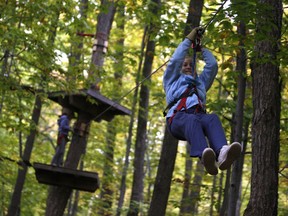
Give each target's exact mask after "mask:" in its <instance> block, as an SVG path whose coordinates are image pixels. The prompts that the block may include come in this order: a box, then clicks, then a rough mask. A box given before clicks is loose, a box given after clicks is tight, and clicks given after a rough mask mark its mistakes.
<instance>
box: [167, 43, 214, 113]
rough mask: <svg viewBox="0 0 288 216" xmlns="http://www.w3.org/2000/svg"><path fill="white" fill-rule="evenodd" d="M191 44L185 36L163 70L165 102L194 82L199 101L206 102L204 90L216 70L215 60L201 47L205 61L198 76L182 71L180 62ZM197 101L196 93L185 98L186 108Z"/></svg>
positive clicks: (175, 96)
mask: <svg viewBox="0 0 288 216" xmlns="http://www.w3.org/2000/svg"><path fill="white" fill-rule="evenodd" d="M191 44H192V42H191V41H190V40H189V39H187V38H185V39H184V41H183V42H182V43H180V44H179V46H178V47H177V49H176V50H175V52H174V53H173V55H172V57H171V59H170V61H169V63H168V65H167V68H166V70H165V72H164V77H163V85H164V90H165V93H166V103H167V104H170V103H171V102H173V101H174V100H175V99H177V98H179V97H180V95H181V94H182V93H183V92H184V91H185V90H186V89H187V87H188V85H189V84H194V85H195V86H196V87H197V92H198V95H199V97H200V100H201V102H202V103H203V104H205V103H206V92H207V91H208V89H209V88H210V87H211V85H212V83H213V81H214V79H215V76H216V74H217V71H218V65H217V61H216V59H215V57H214V56H213V55H212V53H211V52H210V51H209V50H207V49H205V48H202V55H203V59H204V62H205V66H204V69H203V71H202V73H201V74H200V75H199V76H198V75H197V76H196V78H194V77H192V76H191V75H187V74H184V73H182V72H181V70H182V63H183V61H184V59H185V56H186V55H187V52H188V50H189V48H190V47H191ZM179 102H180V100H179V101H178V102H177V103H176V104H175V105H174V106H173V107H172V108H171V109H170V110H169V111H168V113H167V117H171V116H172V115H173V112H174V110H175V109H176V107H177V105H178V103H179ZM198 103H199V102H198V98H197V95H196V94H193V95H192V96H191V97H188V98H187V101H186V107H187V109H188V108H190V107H192V106H194V105H197V104H198Z"/></svg>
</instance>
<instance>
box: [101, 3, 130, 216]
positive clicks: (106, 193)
mask: <svg viewBox="0 0 288 216" xmlns="http://www.w3.org/2000/svg"><path fill="white" fill-rule="evenodd" d="M118 9H119V10H118V12H117V20H116V24H117V27H118V29H119V30H120V31H121V32H124V20H125V19H124V18H125V15H124V11H125V10H124V5H120V7H118ZM117 45H118V49H117V54H116V56H115V58H116V59H117V64H114V70H115V72H114V78H115V80H116V81H117V83H116V84H114V85H113V86H112V89H113V92H114V96H113V97H114V98H113V99H114V100H116V99H118V98H120V96H121V91H119V89H121V87H122V77H123V71H124V64H123V58H124V55H123V51H124V35H122V36H120V37H119V39H118V41H117ZM119 124H121V122H119V119H118V118H115V119H113V121H111V122H108V124H107V132H106V133H107V135H106V137H107V139H106V143H107V145H106V149H105V155H106V157H105V162H104V169H103V177H102V188H101V194H100V198H101V199H102V202H101V203H102V208H101V210H100V211H99V214H100V215H113V210H112V204H113V193H114V190H115V187H114V186H113V185H114V182H115V181H114V178H113V176H114V175H113V173H114V170H113V164H114V148H115V140H116V135H117V125H119Z"/></svg>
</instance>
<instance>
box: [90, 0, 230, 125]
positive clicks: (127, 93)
mask: <svg viewBox="0 0 288 216" xmlns="http://www.w3.org/2000/svg"><path fill="white" fill-rule="evenodd" d="M227 1H228V0H225V1H224V2H223V3H222V4H221V6H220V7H219V8H218V9H217V11H216V12H215V14H214V15H213V17H212V18H211V19H210V20H209V22H208V23H206V24H205V25H204V26H203V30H202V31H201V32H200V34H201V35H203V34H204V31H205V30H206V28H207V27H208V26H209V25H210V24H211V23H212V22H213V20H214V19H215V17H216V16H217V14H218V13H219V12H220V10H222V8H223V7H224V5H225V4H226V2H227ZM169 61H170V59H168V60H167V61H166V62H164V63H163V64H162V65H161V66H159V67H158V68H157V69H156V70H155V71H153V72H152V73H151V74H149V75H148V76H147V77H145V78H144V79H143V80H141V81H140V82H139V83H138V84H137V85H136V86H135V87H133V88H132V89H130V90H129V91H128V92H126V94H124V95H123V96H121V97H120V98H119V99H117V100H116V102H114V103H113V104H111V105H110V106H109V107H107V108H106V109H105V110H103V111H102V112H101V113H100V114H98V115H97V116H96V117H94V118H93V119H92V120H94V119H98V118H99V117H101V116H102V115H104V114H105V113H106V112H107V111H108V110H110V109H111V108H112V107H114V106H115V105H117V104H118V103H119V102H120V101H121V100H122V99H123V98H125V97H126V96H127V95H129V94H130V93H131V92H132V91H134V90H135V89H136V88H138V87H139V86H141V85H142V84H143V82H145V81H146V80H147V79H149V78H150V77H151V76H153V75H154V74H155V73H157V72H158V71H159V70H160V69H161V68H162V67H164V66H165V65H166V64H167V63H168V62H169Z"/></svg>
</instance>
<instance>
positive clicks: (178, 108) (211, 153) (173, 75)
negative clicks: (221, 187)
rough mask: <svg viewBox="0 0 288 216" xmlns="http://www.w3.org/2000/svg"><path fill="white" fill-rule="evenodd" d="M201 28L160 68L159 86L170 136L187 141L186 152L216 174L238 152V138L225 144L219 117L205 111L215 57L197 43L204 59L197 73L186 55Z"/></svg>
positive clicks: (192, 59)
mask: <svg viewBox="0 0 288 216" xmlns="http://www.w3.org/2000/svg"><path fill="white" fill-rule="evenodd" d="M201 31H203V29H201V28H200V27H197V28H194V29H193V30H192V31H191V32H190V34H188V35H187V36H186V38H185V39H184V40H183V41H182V42H181V43H180V44H179V45H178V47H177V49H176V50H175V51H174V54H173V55H172V57H171V59H170V61H169V63H168V65H167V68H166V70H165V72H164V76H163V86H164V90H165V94H166V103H167V104H168V106H167V107H166V109H165V110H167V115H166V121H167V126H168V130H169V132H170V133H171V134H172V135H173V136H174V137H176V138H177V139H179V140H186V141H188V143H189V144H190V156H191V157H199V158H200V160H201V161H202V164H203V165H204V167H205V169H206V171H207V172H208V173H209V174H211V175H217V174H218V168H219V169H220V170H226V169H228V168H229V167H230V166H231V165H232V163H233V162H234V161H235V160H236V159H237V158H238V157H239V156H240V154H241V151H242V146H241V144H239V143H238V142H234V143H232V144H231V145H227V140H226V137H225V134H224V130H223V127H222V124H221V122H220V120H219V117H218V116H217V115H216V114H215V113H211V114H208V113H206V110H205V102H206V92H207V91H208V90H209V88H210V87H211V85H212V83H213V81H214V79H215V77H216V74H217V72H218V65H217V61H216V59H215V57H214V56H213V55H212V53H211V52H210V51H209V50H208V49H206V48H201V46H200V45H199V44H198V46H197V47H196V48H197V51H199V52H202V56H203V60H204V62H205V66H204V68H203V71H202V73H201V74H199V75H198V74H197V73H196V67H195V59H196V56H194V58H193V57H191V56H187V54H188V51H189V49H190V47H191V45H193V44H194V45H195V43H196V41H197V40H199V38H200V37H201ZM195 51H196V50H195ZM195 54H196V53H195ZM164 115H165V114H164ZM206 137H207V138H208V141H209V145H208V143H207V140H206ZM217 162H218V163H217Z"/></svg>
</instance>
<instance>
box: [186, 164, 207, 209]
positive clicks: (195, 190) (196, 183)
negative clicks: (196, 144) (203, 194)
mask: <svg viewBox="0 0 288 216" xmlns="http://www.w3.org/2000/svg"><path fill="white" fill-rule="evenodd" d="M203 174H204V168H203V164H202V163H201V161H200V160H197V166H196V169H195V175H194V178H193V184H192V185H193V187H192V188H191V191H190V195H189V196H190V199H191V205H190V209H189V212H190V213H191V215H197V213H198V201H199V197H200V191H201V184H202V176H203Z"/></svg>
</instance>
